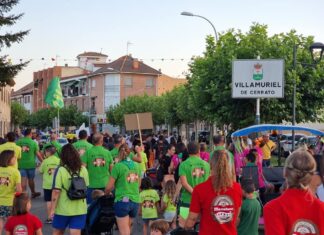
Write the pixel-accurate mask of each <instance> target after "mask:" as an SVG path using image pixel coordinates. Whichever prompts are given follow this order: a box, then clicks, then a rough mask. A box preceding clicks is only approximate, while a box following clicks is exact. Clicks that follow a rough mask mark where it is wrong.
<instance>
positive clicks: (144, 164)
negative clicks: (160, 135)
mask: <svg viewBox="0 0 324 235" xmlns="http://www.w3.org/2000/svg"><path fill="white" fill-rule="evenodd" d="M141 157H142V162H141V163H140V165H141V173H142V175H141V178H144V177H145V176H146V175H145V173H146V170H147V156H146V153H145V152H144V145H142V146H141Z"/></svg>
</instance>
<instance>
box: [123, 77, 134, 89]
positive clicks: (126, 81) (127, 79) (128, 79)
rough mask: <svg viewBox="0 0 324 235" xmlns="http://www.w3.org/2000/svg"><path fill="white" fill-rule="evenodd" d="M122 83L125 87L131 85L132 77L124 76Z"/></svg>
mask: <svg viewBox="0 0 324 235" xmlns="http://www.w3.org/2000/svg"><path fill="white" fill-rule="evenodd" d="M124 85H125V86H126V87H133V78H125V81H124Z"/></svg>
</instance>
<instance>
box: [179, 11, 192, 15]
mask: <svg viewBox="0 0 324 235" xmlns="http://www.w3.org/2000/svg"><path fill="white" fill-rule="evenodd" d="M181 15H183V16H194V14H193V13H191V12H188V11H183V12H181Z"/></svg>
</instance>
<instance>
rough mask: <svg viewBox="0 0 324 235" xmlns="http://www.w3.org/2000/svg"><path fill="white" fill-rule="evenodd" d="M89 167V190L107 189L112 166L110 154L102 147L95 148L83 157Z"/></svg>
mask: <svg viewBox="0 0 324 235" xmlns="http://www.w3.org/2000/svg"><path fill="white" fill-rule="evenodd" d="M81 160H82V162H83V163H84V164H86V165H87V169H88V173H89V180H90V184H89V188H105V187H106V185H107V183H108V179H109V169H110V165H112V163H113V161H112V157H111V154H110V152H109V151H108V150H107V149H105V148H104V147H102V146H93V147H92V148H90V149H89V150H87V151H86V152H85V154H84V155H83V156H82V157H81Z"/></svg>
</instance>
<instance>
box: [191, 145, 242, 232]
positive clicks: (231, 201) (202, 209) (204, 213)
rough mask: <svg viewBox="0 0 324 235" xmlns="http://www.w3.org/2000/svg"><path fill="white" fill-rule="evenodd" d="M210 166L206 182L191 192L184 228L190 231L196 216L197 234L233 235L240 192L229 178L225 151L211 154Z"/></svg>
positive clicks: (238, 208) (229, 173)
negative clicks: (198, 224)
mask: <svg viewBox="0 0 324 235" xmlns="http://www.w3.org/2000/svg"><path fill="white" fill-rule="evenodd" d="M210 165H211V176H210V177H209V179H208V180H207V181H205V182H204V183H201V184H199V185H197V186H196V187H195V188H194V190H193V193H192V199H191V204H190V213H189V217H188V219H187V221H186V224H185V228H186V229H191V228H193V226H194V225H195V223H196V221H197V219H198V218H199V215H200V227H199V229H200V230H199V234H202V235H205V234H206V235H213V234H224V235H225V234H228V235H232V234H237V230H236V219H237V217H238V215H239V211H240V207H241V204H242V190H241V186H240V185H239V184H238V183H236V182H235V181H234V179H233V177H232V171H231V168H230V164H229V156H228V153H227V151H225V150H217V151H214V152H213V156H212V157H211V159H210Z"/></svg>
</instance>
